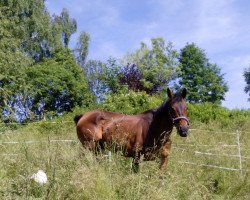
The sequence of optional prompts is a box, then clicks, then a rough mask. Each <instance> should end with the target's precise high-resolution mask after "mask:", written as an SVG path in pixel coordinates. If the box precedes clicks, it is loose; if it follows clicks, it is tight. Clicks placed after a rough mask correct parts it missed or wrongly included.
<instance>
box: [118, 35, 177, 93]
mask: <svg viewBox="0 0 250 200" xmlns="http://www.w3.org/2000/svg"><path fill="white" fill-rule="evenodd" d="M151 46H152V48H150V47H148V46H147V45H146V44H145V43H143V42H142V43H141V47H140V49H138V50H136V51H135V52H134V53H132V54H128V55H127V56H126V57H125V59H124V66H126V67H125V68H123V70H122V71H123V72H122V74H123V78H122V80H121V83H122V84H127V85H128V86H129V88H131V89H133V90H135V91H146V92H147V93H148V94H154V93H157V92H160V91H161V90H163V89H164V88H166V86H167V84H168V83H169V82H170V81H171V80H173V78H174V76H175V74H176V69H177V66H178V60H177V56H178V53H177V51H176V50H175V49H173V45H172V43H168V44H166V43H165V41H164V39H163V38H152V39H151ZM133 74H134V75H133ZM136 74H137V75H136ZM138 76H139V79H138ZM132 77H133V78H132ZM136 77H137V78H136ZM138 82H139V84H138ZM136 86H137V87H136Z"/></svg>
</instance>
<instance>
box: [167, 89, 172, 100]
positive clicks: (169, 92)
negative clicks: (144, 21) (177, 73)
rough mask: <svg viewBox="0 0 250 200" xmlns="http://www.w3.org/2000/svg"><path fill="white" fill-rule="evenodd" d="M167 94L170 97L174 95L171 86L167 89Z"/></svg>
mask: <svg viewBox="0 0 250 200" xmlns="http://www.w3.org/2000/svg"><path fill="white" fill-rule="evenodd" d="M167 95H168V97H169V98H170V99H171V98H172V97H173V96H174V95H173V92H172V91H171V90H170V89H169V88H168V89H167Z"/></svg>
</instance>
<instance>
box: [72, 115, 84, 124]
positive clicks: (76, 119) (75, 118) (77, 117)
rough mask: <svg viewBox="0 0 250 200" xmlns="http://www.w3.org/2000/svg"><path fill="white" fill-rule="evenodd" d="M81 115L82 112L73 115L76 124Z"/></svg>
mask: <svg viewBox="0 0 250 200" xmlns="http://www.w3.org/2000/svg"><path fill="white" fill-rule="evenodd" d="M82 116H83V114H80V115H76V116H75V117H74V121H75V123H76V124H77V123H78V121H79V120H80V119H81V117H82Z"/></svg>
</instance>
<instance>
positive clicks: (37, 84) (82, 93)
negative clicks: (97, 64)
mask: <svg viewBox="0 0 250 200" xmlns="http://www.w3.org/2000/svg"><path fill="white" fill-rule="evenodd" d="M26 74H27V78H28V79H29V80H27V82H28V88H29V90H28V95H27V96H28V97H29V100H30V101H31V102H32V103H31V107H30V108H29V111H30V115H32V114H33V113H34V114H35V115H36V116H38V117H39V118H43V116H44V115H45V114H46V113H47V112H50V113H51V112H53V113H55V114H58V113H62V112H65V111H71V109H72V108H74V107H76V106H81V107H84V106H85V107H86V106H89V105H90V104H91V103H92V102H93V96H92V95H91V94H90V93H89V88H88V85H87V81H86V78H85V76H84V73H83V70H82V69H81V67H80V66H79V65H77V64H76V62H75V60H74V58H73V56H72V54H71V53H70V51H69V50H67V49H61V50H58V51H56V52H55V55H53V59H48V60H45V61H43V62H40V63H37V64H36V65H34V66H33V67H29V68H28V69H27V71H26Z"/></svg>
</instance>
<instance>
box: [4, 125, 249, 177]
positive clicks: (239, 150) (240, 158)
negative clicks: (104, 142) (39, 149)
mask: <svg viewBox="0 0 250 200" xmlns="http://www.w3.org/2000/svg"><path fill="white" fill-rule="evenodd" d="M54 123H55V122H54ZM60 123H63V122H60ZM65 123H69V121H66V122H65ZM191 131H202V132H215V131H210V130H202V129H191ZM242 132H244V133H250V132H247V131H242ZM217 133H223V134H231V135H235V141H236V144H190V143H177V144H175V145H174V146H173V148H175V149H179V150H182V151H186V150H187V149H186V148H185V147H186V146H192V147H198V148H200V147H211V148H213V147H223V148H224V147H229V148H230V147H234V148H235V147H237V152H236V153H235V154H225V153H211V152H206V151H198V150H194V151H193V153H194V154H195V155H204V156H223V157H229V158H237V159H238V168H235V167H225V166H217V165H212V164H201V163H195V162H189V161H178V163H180V164H186V165H195V166H197V167H208V168H214V169H221V170H229V171H238V172H240V174H241V175H242V173H243V171H250V169H244V168H243V166H242V161H243V160H248V159H250V157H248V156H243V155H242V144H241V142H240V133H241V132H240V131H238V130H237V131H235V132H220V131H217ZM48 142H49V143H58V142H60V143H77V142H78V141H76V140H73V139H63V140H59V139H50V140H43V141H35V140H29V141H2V142H1V143H0V144H2V145H14V144H36V143H48ZM180 146H181V147H180ZM0 155H2V156H17V155H18V154H13V153H9V154H8V153H2V154H0ZM109 157H110V155H109Z"/></svg>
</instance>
